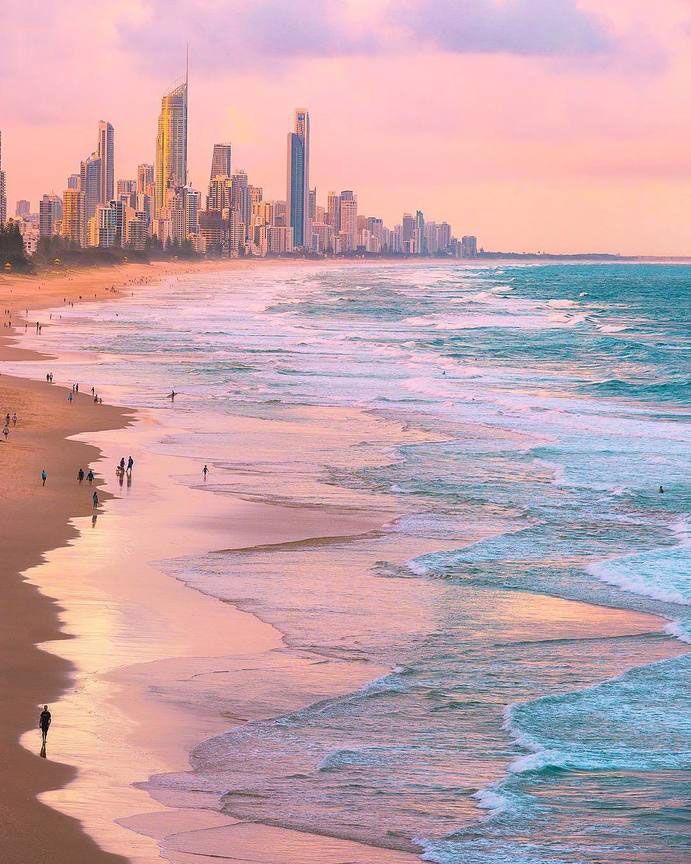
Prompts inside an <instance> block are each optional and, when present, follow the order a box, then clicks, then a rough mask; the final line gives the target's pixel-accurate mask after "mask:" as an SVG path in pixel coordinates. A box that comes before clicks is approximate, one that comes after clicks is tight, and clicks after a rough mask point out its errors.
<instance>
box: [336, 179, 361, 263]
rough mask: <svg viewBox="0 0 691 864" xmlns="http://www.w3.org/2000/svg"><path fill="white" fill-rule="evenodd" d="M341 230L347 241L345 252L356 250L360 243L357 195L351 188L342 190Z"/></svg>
mask: <svg viewBox="0 0 691 864" xmlns="http://www.w3.org/2000/svg"><path fill="white" fill-rule="evenodd" d="M340 198H341V230H340V234H341V235H342V237H343V240H344V241H345V247H346V248H344V249H343V251H344V252H354V251H355V250H356V249H357V245H358V236H357V235H358V231H357V197H356V196H355V193H354V192H353V191H352V190H350V189H345V190H344V191H343V192H341V196H340Z"/></svg>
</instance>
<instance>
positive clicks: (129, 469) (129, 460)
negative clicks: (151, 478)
mask: <svg viewBox="0 0 691 864" xmlns="http://www.w3.org/2000/svg"><path fill="white" fill-rule="evenodd" d="M133 467H134V459H133V458H132V457H131V456H128V457H127V473H128V474H131V473H132V468H133Z"/></svg>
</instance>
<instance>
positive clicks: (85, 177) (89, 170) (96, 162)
mask: <svg viewBox="0 0 691 864" xmlns="http://www.w3.org/2000/svg"><path fill="white" fill-rule="evenodd" d="M101 165H102V163H101V160H100V159H99V157H98V155H97V154H96V153H92V154H91V156H89V157H88V158H87V159H85V160H84V162H82V165H81V171H80V174H79V189H80V190H81V191H82V192H83V193H84V201H85V206H86V218H87V219H91V217H92V216H95V215H96V208H97V207H98V205H99V204H102V203H103V191H102V189H101V182H102V179H103V178H102V173H101ZM72 191H74V190H72Z"/></svg>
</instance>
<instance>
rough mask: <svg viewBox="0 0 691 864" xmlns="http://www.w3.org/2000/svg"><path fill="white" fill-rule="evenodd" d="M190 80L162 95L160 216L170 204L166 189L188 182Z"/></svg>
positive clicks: (158, 174)
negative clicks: (188, 92)
mask: <svg viewBox="0 0 691 864" xmlns="http://www.w3.org/2000/svg"><path fill="white" fill-rule="evenodd" d="M187 84H188V78H187V74H185V81H184V83H182V84H180V85H179V86H177V87H175V88H174V89H173V90H171V91H170V93H166V95H165V96H164V97H163V98H162V99H161V113H160V114H159V116H158V135H157V137H156V167H155V183H156V216H158V214H159V213H160V211H161V209H162V208H163V207H165V206H166V190H167V189H169V188H175V187H179V186H185V185H186V184H187Z"/></svg>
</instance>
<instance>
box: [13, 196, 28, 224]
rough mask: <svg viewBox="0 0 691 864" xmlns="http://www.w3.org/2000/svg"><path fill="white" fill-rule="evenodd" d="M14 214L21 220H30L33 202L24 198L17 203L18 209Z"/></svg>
mask: <svg viewBox="0 0 691 864" xmlns="http://www.w3.org/2000/svg"><path fill="white" fill-rule="evenodd" d="M14 212H15V215H16V216H18V217H19V218H20V219H28V218H29V214H30V213H31V202H30V201H27V200H26V199H24V198H22V199H20V200H19V201H17V207H16V209H15V211H14Z"/></svg>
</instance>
